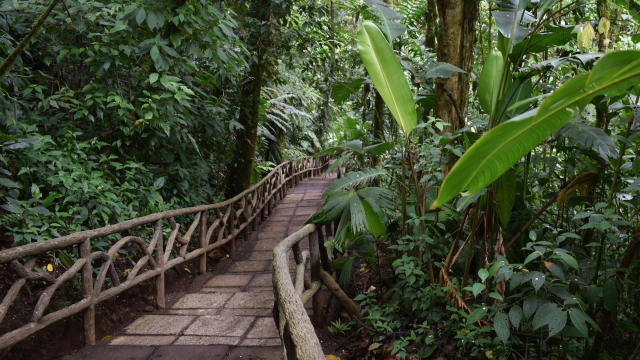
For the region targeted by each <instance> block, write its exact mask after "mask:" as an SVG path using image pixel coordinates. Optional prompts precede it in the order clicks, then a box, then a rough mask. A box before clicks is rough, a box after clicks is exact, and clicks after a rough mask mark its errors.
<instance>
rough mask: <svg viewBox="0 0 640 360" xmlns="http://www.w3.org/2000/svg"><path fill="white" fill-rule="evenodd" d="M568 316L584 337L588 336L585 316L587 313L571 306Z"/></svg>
mask: <svg viewBox="0 0 640 360" xmlns="http://www.w3.org/2000/svg"><path fill="white" fill-rule="evenodd" d="M569 317H570V318H571V323H572V324H573V326H575V328H576V329H577V330H578V331H579V332H580V334H582V336H584V337H585V338H588V337H589V328H587V324H586V317H588V316H587V314H585V313H583V312H582V311H581V310H580V309H578V308H572V309H570V310H569Z"/></svg>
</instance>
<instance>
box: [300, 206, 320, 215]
mask: <svg viewBox="0 0 640 360" xmlns="http://www.w3.org/2000/svg"><path fill="white" fill-rule="evenodd" d="M316 210H318V209H317V208H316V207H315V206H313V207H298V208H296V212H295V215H311V214H313V213H315V212H316Z"/></svg>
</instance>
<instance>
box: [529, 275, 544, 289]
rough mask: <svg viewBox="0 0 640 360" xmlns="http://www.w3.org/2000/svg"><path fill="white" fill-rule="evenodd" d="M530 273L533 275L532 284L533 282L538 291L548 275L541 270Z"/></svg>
mask: <svg viewBox="0 0 640 360" xmlns="http://www.w3.org/2000/svg"><path fill="white" fill-rule="evenodd" d="M529 275H531V284H533V287H534V288H535V289H536V291H538V290H540V288H541V287H542V285H544V282H545V280H546V276H544V275H543V274H542V273H541V272H539V271H532V272H530V273H529Z"/></svg>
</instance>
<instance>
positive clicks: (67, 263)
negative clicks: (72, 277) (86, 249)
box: [58, 250, 74, 269]
mask: <svg viewBox="0 0 640 360" xmlns="http://www.w3.org/2000/svg"><path fill="white" fill-rule="evenodd" d="M58 255H59V256H60V261H61V262H62V265H63V266H64V267H65V268H67V269H70V268H71V267H72V266H73V264H74V261H73V259H72V258H71V256H69V254H67V252H66V251H64V250H58Z"/></svg>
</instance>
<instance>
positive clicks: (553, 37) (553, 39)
mask: <svg viewBox="0 0 640 360" xmlns="http://www.w3.org/2000/svg"><path fill="white" fill-rule="evenodd" d="M545 28H546V30H547V31H545V32H541V33H537V34H535V35H533V36H532V37H531V38H530V39H526V40H523V41H520V42H518V43H517V44H514V45H513V49H512V50H511V54H509V57H510V58H511V59H512V60H513V61H515V60H517V59H518V58H520V56H521V55H522V54H523V53H524V54H531V53H541V52H544V51H545V50H547V49H550V48H552V47H554V46H562V45H564V44H566V43H568V42H569V41H571V39H575V38H576V34H575V33H574V34H572V31H573V29H574V28H575V26H562V25H557V26H556V25H551V24H546V25H545Z"/></svg>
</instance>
